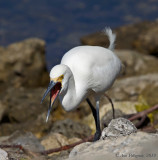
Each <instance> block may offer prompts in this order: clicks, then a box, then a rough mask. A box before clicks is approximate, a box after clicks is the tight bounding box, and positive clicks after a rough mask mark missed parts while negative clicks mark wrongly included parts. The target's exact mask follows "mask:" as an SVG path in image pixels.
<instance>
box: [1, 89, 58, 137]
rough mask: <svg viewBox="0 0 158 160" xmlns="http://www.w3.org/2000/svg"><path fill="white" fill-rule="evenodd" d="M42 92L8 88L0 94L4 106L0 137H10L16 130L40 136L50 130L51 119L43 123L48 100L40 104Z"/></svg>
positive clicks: (41, 90) (42, 90)
mask: <svg viewBox="0 0 158 160" xmlns="http://www.w3.org/2000/svg"><path fill="white" fill-rule="evenodd" d="M44 91H45V89H43V88H36V89H31V88H17V89H16V90H15V89H14V88H8V89H7V90H6V91H5V92H4V94H1V96H0V102H1V103H2V104H4V105H5V111H4V113H3V114H2V117H1V121H0V136H4V135H10V134H11V133H13V132H15V131H16V130H22V131H24V130H27V131H30V132H33V133H34V134H35V135H42V133H44V132H46V130H48V128H50V126H51V124H52V122H51V120H52V118H51V117H50V119H49V122H48V123H45V119H46V114H47V106H48V105H49V104H48V103H49V100H46V102H44V103H43V104H40V100H41V98H42V94H43V93H44ZM48 98H49V97H48ZM56 105H58V104H57V103H56V104H55V106H56ZM55 106H54V107H55Z"/></svg>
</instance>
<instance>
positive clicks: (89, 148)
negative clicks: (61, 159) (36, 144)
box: [67, 132, 158, 160]
mask: <svg viewBox="0 0 158 160" xmlns="http://www.w3.org/2000/svg"><path fill="white" fill-rule="evenodd" d="M157 138H158V134H151V133H150V134H149V133H144V132H138V133H133V134H130V135H128V136H120V137H118V138H106V139H105V140H100V141H97V142H96V143H90V142H89V143H83V144H81V145H78V146H76V147H74V149H73V150H72V151H71V152H70V155H69V158H68V159H67V160H75V159H78V160H82V159H86V160H90V159H91V160H95V159H99V160H104V159H105V157H106V159H114V160H122V159H124V158H125V159H127V160H130V159H131V158H132V159H134V160H136V159H138V158H139V159H140V158H142V159H146V160H148V159H149V157H152V159H154V160H157V153H158V151H157V147H158V140H157Z"/></svg>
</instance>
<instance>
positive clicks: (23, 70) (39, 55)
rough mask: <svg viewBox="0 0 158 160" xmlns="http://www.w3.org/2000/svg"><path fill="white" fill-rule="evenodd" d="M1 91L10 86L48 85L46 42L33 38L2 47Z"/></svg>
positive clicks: (0, 67) (0, 61) (0, 64)
mask: <svg viewBox="0 0 158 160" xmlns="http://www.w3.org/2000/svg"><path fill="white" fill-rule="evenodd" d="M0 73H1V74H0V91H3V90H2V89H4V88H6V87H8V86H12V87H13V86H14V87H20V86H25V87H37V86H42V85H46V84H47V82H48V81H49V79H48V78H49V76H48V73H47V71H46V63H45V42H44V41H43V40H40V39H37V38H32V39H26V40H24V41H22V42H18V43H13V44H11V45H9V46H7V47H6V48H1V59H0Z"/></svg>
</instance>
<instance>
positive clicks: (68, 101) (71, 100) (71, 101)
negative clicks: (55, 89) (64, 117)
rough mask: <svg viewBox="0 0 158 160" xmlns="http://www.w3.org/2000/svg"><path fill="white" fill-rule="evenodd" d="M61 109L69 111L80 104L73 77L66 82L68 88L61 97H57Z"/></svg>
mask: <svg viewBox="0 0 158 160" xmlns="http://www.w3.org/2000/svg"><path fill="white" fill-rule="evenodd" d="M59 99H60V102H61V104H62V107H63V108H64V110H66V111H71V110H74V109H75V108H77V106H78V105H79V104H80V102H81V99H82V98H81V97H80V96H79V95H78V91H77V89H76V85H75V80H74V76H73V75H72V76H71V77H70V79H69V81H68V88H67V90H66V92H65V93H64V94H63V95H60V96H59Z"/></svg>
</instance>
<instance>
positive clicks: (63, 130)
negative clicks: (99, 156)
mask: <svg viewBox="0 0 158 160" xmlns="http://www.w3.org/2000/svg"><path fill="white" fill-rule="evenodd" d="M51 131H52V132H58V133H60V134H63V135H64V136H66V137H68V138H72V137H78V138H85V137H87V136H89V135H90V134H91V129H90V128H89V127H88V126H87V125H85V124H82V123H79V122H74V121H73V120H71V119H65V120H61V121H57V122H55V123H54V124H53V125H52V129H51Z"/></svg>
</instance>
